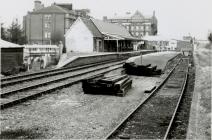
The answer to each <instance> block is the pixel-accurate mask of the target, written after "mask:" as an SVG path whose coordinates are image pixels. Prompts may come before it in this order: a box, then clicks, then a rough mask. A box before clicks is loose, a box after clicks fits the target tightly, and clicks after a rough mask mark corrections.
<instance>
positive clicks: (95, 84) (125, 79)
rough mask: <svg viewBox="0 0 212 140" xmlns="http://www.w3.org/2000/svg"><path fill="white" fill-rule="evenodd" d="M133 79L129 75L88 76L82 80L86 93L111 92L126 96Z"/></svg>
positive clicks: (111, 93)
mask: <svg viewBox="0 0 212 140" xmlns="http://www.w3.org/2000/svg"><path fill="white" fill-rule="evenodd" d="M131 85H132V80H131V79H130V78H129V76H127V75H115V76H109V77H98V78H91V79H90V78H88V79H85V80H83V81H82V88H83V91H84V93H85V94H109V95H118V96H124V95H126V92H127V91H128V90H129V89H130V88H131Z"/></svg>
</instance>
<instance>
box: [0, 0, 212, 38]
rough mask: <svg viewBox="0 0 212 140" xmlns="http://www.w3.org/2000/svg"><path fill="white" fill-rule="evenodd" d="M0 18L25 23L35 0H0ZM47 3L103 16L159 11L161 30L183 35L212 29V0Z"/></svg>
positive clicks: (68, 0) (48, 0) (64, 0)
mask: <svg viewBox="0 0 212 140" xmlns="http://www.w3.org/2000/svg"><path fill="white" fill-rule="evenodd" d="M0 1H1V3H0V20H1V21H2V22H3V23H5V24H4V25H5V26H6V25H10V24H11V22H12V20H13V19H14V18H16V17H17V18H18V19H19V20H20V22H21V23H22V17H23V16H24V15H26V14H27V11H32V9H33V6H34V0H0ZM41 2H42V3H43V4H44V5H45V6H49V5H51V3H53V2H56V3H72V4H73V8H74V9H81V8H88V9H90V10H91V13H90V15H91V16H93V17H95V18H98V19H102V17H103V16H108V17H112V16H114V14H115V13H116V14H117V15H120V16H122V15H124V14H125V13H126V12H131V13H134V12H135V11H136V10H139V11H140V12H141V13H142V14H143V15H144V16H145V15H152V14H153V11H154V10H155V12H156V17H157V19H158V33H159V34H161V35H163V36H167V37H175V38H179V37H181V36H183V35H189V34H191V35H192V36H196V37H197V38H202V39H203V38H206V36H207V34H208V31H209V30H212V0H41Z"/></svg>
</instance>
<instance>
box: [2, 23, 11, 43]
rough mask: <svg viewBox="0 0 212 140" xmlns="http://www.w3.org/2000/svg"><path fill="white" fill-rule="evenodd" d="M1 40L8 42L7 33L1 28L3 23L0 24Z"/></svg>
mask: <svg viewBox="0 0 212 140" xmlns="http://www.w3.org/2000/svg"><path fill="white" fill-rule="evenodd" d="M1 38H2V39H3V40H6V41H9V33H8V31H7V29H6V28H4V27H3V23H2V24H1Z"/></svg>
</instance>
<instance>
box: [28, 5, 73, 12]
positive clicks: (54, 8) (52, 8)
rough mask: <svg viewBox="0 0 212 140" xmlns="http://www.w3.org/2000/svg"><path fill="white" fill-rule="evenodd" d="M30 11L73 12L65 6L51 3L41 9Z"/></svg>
mask: <svg viewBox="0 0 212 140" xmlns="http://www.w3.org/2000/svg"><path fill="white" fill-rule="evenodd" d="M32 13H63V14H66V13H74V12H73V11H71V10H69V9H67V8H64V7H61V6H58V5H51V6H48V7H44V8H42V9H39V10H36V11H33V12H32Z"/></svg>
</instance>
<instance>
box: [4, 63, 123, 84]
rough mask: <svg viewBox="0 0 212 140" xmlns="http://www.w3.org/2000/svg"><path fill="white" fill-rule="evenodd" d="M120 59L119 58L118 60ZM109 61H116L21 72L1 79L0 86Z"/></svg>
mask: <svg viewBox="0 0 212 140" xmlns="http://www.w3.org/2000/svg"><path fill="white" fill-rule="evenodd" d="M118 61H120V60H118ZM111 62H117V60H115V61H105V62H101V63H94V64H88V65H84V66H78V67H65V68H60V69H51V70H44V71H39V72H33V73H28V74H22V75H15V76H9V77H5V78H2V79H1V88H4V87H7V86H11V85H15V84H20V83H22V82H26V81H32V80H36V79H40V78H46V77H50V76H54V75H59V74H64V73H69V72H74V71H78V70H82V69H87V68H91V67H95V66H98V65H103V64H107V63H111Z"/></svg>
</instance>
